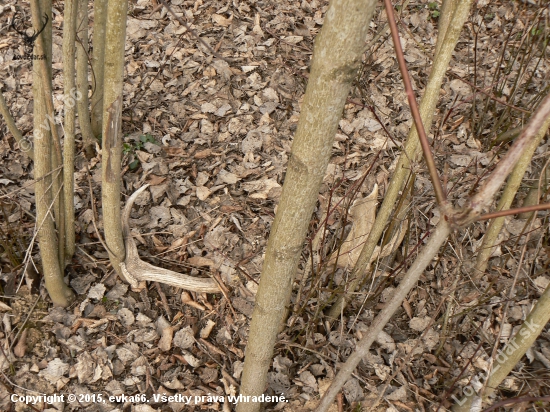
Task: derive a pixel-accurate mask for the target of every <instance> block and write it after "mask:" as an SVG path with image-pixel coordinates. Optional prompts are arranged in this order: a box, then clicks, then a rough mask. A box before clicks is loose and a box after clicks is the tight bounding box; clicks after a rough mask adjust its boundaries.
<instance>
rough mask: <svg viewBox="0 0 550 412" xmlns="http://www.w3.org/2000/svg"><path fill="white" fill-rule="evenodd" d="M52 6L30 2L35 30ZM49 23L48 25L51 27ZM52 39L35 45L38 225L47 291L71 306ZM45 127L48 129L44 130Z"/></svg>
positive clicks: (46, 37)
mask: <svg viewBox="0 0 550 412" xmlns="http://www.w3.org/2000/svg"><path fill="white" fill-rule="evenodd" d="M51 7H52V6H51V0H47V1H44V2H43V3H42V7H40V5H39V3H38V1H37V0H34V1H33V2H31V8H32V15H33V23H34V24H33V25H34V27H35V29H36V28H37V27H38V26H39V25H40V23H41V20H42V19H43V16H44V13H46V14H47V15H48V17H49V21H51ZM50 24H51V23H48V25H50ZM48 33H49V35H48ZM51 38H52V37H51V26H49V30H48V27H47V28H46V30H44V31H43V32H42V34H41V36H40V37H39V38H38V39H37V41H36V42H35V46H36V48H35V50H36V52H35V53H34V54H38V55H42V54H44V55H45V57H46V59H45V60H33V98H34V113H33V115H34V155H35V162H34V178H35V180H36V185H35V198H36V225H37V227H38V240H39V245H40V256H41V259H42V270H43V274H44V280H45V284H46V289H47V290H48V294H49V295H50V297H51V299H52V301H53V303H54V305H58V306H68V305H69V304H70V303H71V302H72V300H73V298H74V294H73V292H72V291H71V289H69V287H68V286H67V285H66V284H65V282H64V280H63V263H64V262H63V261H61V260H60V257H59V250H60V249H63V247H59V243H58V239H57V236H56V233H55V226H54V219H53V213H52V208H53V199H54V197H56V196H57V197H59V196H62V194H61V193H59V192H54V193H53V195H52V186H53V180H55V179H57V177H56V176H57V175H56V174H55V172H57V173H58V174H59V171H53V170H52V157H54V156H55V155H53V154H52V152H53V150H52V147H53V146H54V145H53V144H52V143H53V142H52V135H51V133H50V130H54V128H55V127H56V125H55V124H54V121H53V119H48V118H47V115H48V116H53V110H51V109H53V103H52V104H51V106H50V105H49V104H48V103H51V98H52V97H51V93H50V90H51V85H50V84H48V83H47V82H48V81H50V78H51V64H52V63H51V62H52V48H51V44H52V43H51ZM47 99H50V102H47ZM48 106H50V107H48ZM48 112H51V113H48ZM45 125H48V126H49V127H44V126H45ZM48 129H49V130H48ZM52 172H53V173H52Z"/></svg>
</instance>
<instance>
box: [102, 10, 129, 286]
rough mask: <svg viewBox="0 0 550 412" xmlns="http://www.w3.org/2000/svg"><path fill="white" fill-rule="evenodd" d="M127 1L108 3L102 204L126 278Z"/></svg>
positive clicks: (114, 258)
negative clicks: (122, 208) (123, 180)
mask: <svg viewBox="0 0 550 412" xmlns="http://www.w3.org/2000/svg"><path fill="white" fill-rule="evenodd" d="M127 10H128V2H127V1H126V0H112V1H109V5H108V9H107V31H106V44H105V46H106V47H105V68H106V70H105V83H104V90H105V95H104V99H103V107H104V112H103V126H102V130H103V132H102V136H103V139H102V143H103V144H102V155H103V158H102V162H101V163H102V203H103V227H104V231H105V240H106V241H107V246H108V248H109V250H108V252H109V258H110V260H111V264H112V265H113V268H114V269H115V270H116V271H117V273H118V274H119V275H120V276H121V277H122V278H124V276H123V274H122V271H121V268H120V264H121V263H122V262H124V259H125V255H126V252H125V248H124V238H123V236H122V221H121V212H120V189H121V174H120V166H121V157H122V139H121V137H120V135H121V130H122V122H121V120H122V86H123V78H124V44H125V40H126V14H127Z"/></svg>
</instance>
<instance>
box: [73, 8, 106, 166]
mask: <svg viewBox="0 0 550 412" xmlns="http://www.w3.org/2000/svg"><path fill="white" fill-rule="evenodd" d="M77 28H78V37H79V40H80V41H79V44H77V45H76V88H77V90H78V92H77V93H78V97H79V98H78V102H77V108H78V124H79V125H80V132H81V133H82V146H83V149H84V152H85V153H86V157H88V158H89V159H90V158H91V157H93V155H94V143H95V142H96V138H95V136H94V133H93V131H92V125H91V123H90V109H89V107H90V100H89V99H88V86H89V84H88V53H89V49H90V48H89V44H88V2H87V1H85V0H78V17H77ZM102 107H103V105H101V108H102ZM99 129H100V130H101V125H100V127H99Z"/></svg>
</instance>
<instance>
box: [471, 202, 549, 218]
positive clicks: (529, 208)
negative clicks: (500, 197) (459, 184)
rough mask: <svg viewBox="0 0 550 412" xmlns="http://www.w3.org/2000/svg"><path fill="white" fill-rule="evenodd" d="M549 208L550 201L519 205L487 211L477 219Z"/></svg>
mask: <svg viewBox="0 0 550 412" xmlns="http://www.w3.org/2000/svg"><path fill="white" fill-rule="evenodd" d="M548 209H550V203H542V204H540V205H532V206H524V207H518V208H515V209H508V210H500V211H498V212H492V213H487V214H485V215H482V216H480V217H478V218H477V219H476V221H480V220H487V219H494V218H496V217H502V216H510V215H517V214H520V213H529V212H537V211H539V210H548Z"/></svg>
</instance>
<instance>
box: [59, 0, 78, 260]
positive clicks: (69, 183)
mask: <svg viewBox="0 0 550 412" xmlns="http://www.w3.org/2000/svg"><path fill="white" fill-rule="evenodd" d="M77 2H78V0H65V9H64V13H63V15H64V24H63V80H64V94H65V104H64V107H65V138H64V144H63V195H64V197H65V201H64V206H65V210H64V211H63V213H64V216H65V245H64V247H65V254H66V255H65V259H66V260H67V261H69V260H71V259H72V257H73V255H74V249H75V231H74V157H75V118H76V104H77V102H76V99H75V97H73V96H75V91H76V89H75V39H76V13H77V11H78V10H77V6H78V5H77Z"/></svg>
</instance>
